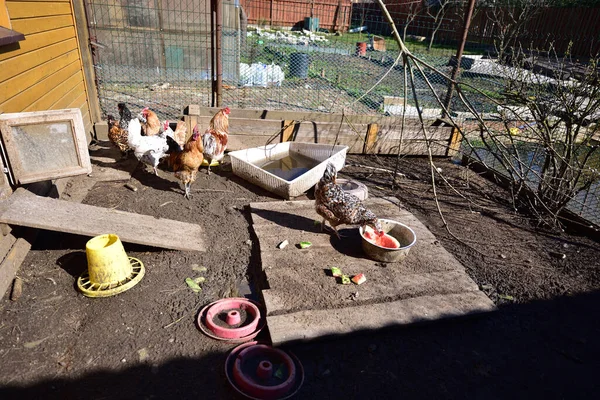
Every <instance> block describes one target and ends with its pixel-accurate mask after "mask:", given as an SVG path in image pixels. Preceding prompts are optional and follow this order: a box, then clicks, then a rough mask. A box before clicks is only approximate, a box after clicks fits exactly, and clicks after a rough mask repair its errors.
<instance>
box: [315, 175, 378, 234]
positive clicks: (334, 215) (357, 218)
mask: <svg viewBox="0 0 600 400" xmlns="http://www.w3.org/2000/svg"><path fill="white" fill-rule="evenodd" d="M336 177H337V171H336V169H335V167H334V166H333V164H331V163H329V164H327V168H326V169H325V173H324V174H323V177H322V178H321V180H320V181H319V183H317V186H316V188H315V209H316V211H317V214H319V215H320V216H321V217H323V223H322V224H321V230H323V227H324V226H325V221H328V222H329V224H330V225H331V227H332V228H333V230H334V232H335V234H336V236H337V237H338V238H339V237H340V234H339V233H338V231H337V226H338V225H343V224H345V225H360V226H365V225H368V226H370V227H372V228H373V229H374V230H375V231H376V232H377V233H378V234H383V231H382V230H381V224H380V223H379V220H378V219H377V216H376V215H375V214H374V213H373V212H372V211H371V210H369V209H367V208H365V206H364V205H363V203H362V202H361V201H360V200H359V198H358V197H356V196H355V195H353V194H350V193H346V192H344V190H343V189H342V188H341V187H340V186H339V185H337V184H336V182H335V180H336Z"/></svg>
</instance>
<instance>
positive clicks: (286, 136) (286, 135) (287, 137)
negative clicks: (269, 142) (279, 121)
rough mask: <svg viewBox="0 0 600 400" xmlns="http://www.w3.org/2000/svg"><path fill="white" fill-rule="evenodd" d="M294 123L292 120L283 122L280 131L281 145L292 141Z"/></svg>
mask: <svg viewBox="0 0 600 400" xmlns="http://www.w3.org/2000/svg"><path fill="white" fill-rule="evenodd" d="M295 128H296V121H294V120H293V119H286V120H284V121H283V126H282V128H281V129H283V131H282V132H281V143H283V142H290V141H293V140H294V131H295V130H296V129H295Z"/></svg>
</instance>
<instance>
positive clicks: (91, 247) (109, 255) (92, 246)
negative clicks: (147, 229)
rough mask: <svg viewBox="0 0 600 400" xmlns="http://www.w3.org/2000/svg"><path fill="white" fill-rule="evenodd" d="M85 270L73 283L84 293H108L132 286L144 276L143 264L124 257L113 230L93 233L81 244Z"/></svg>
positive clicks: (115, 292)
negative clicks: (96, 234)
mask: <svg viewBox="0 0 600 400" xmlns="http://www.w3.org/2000/svg"><path fill="white" fill-rule="evenodd" d="M85 253H86V256H87V262H88V270H87V271H86V272H84V273H83V274H81V276H80V277H79V278H78V279H77V287H78V288H79V290H81V292H82V293H83V294H84V295H85V296H88V297H109V296H114V295H115V294H119V293H122V292H124V291H126V290H128V289H131V288H132V287H134V286H135V285H136V284H137V283H138V282H139V281H141V280H142V278H143V277H144V273H145V269H144V264H143V263H142V262H141V261H140V260H138V259H137V258H133V257H127V254H126V253H125V249H124V248H123V244H122V243H121V239H119V237H118V236H117V235H114V234H106V235H100V236H96V237H94V238H92V239H90V240H88V242H87V243H86V245H85Z"/></svg>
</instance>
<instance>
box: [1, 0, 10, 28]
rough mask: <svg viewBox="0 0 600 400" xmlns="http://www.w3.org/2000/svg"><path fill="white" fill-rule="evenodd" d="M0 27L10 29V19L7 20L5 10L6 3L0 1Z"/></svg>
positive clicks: (2, 0) (3, 0)
mask: <svg viewBox="0 0 600 400" xmlns="http://www.w3.org/2000/svg"><path fill="white" fill-rule="evenodd" d="M0 26H3V27H5V28H8V29H10V28H11V25H10V18H8V9H7V8H6V1H5V0H0Z"/></svg>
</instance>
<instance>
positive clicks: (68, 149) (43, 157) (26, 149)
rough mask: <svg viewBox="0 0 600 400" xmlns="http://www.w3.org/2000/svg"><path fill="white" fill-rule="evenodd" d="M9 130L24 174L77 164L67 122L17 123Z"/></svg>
mask: <svg viewBox="0 0 600 400" xmlns="http://www.w3.org/2000/svg"><path fill="white" fill-rule="evenodd" d="M12 133H13V138H14V142H15V147H16V148H17V152H18V154H19V159H20V160H21V163H22V167H23V172H24V173H26V174H28V173H37V172H44V171H53V170H58V169H63V168H69V167H77V166H79V159H78V158H77V151H76V147H75V143H74V141H73V127H72V125H71V122H70V121H57V122H40V123H38V124H30V125H17V126H13V127H12Z"/></svg>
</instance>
